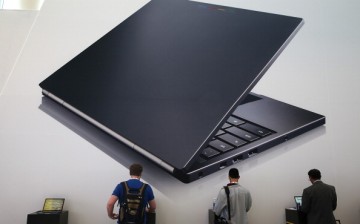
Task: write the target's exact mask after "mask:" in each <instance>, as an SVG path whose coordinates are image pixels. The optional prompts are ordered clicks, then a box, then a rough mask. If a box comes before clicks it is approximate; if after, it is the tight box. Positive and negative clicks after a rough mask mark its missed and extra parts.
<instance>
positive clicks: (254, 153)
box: [248, 149, 257, 157]
mask: <svg viewBox="0 0 360 224" xmlns="http://www.w3.org/2000/svg"><path fill="white" fill-rule="evenodd" d="M256 154H257V149H254V150H251V151H250V152H248V156H249V157H252V156H255V155H256Z"/></svg>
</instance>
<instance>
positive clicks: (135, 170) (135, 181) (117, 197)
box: [107, 164, 156, 223]
mask: <svg viewBox="0 0 360 224" xmlns="http://www.w3.org/2000/svg"><path fill="white" fill-rule="evenodd" d="M129 170H130V177H131V178H130V179H129V180H128V181H126V184H127V185H128V187H129V188H135V189H140V188H141V187H142V185H143V182H141V181H140V178H141V174H142V170H143V168H142V166H141V165H140V164H132V165H131V166H130V169H129ZM144 191H145V192H144V200H143V202H144V204H143V207H144V208H145V207H146V206H147V205H149V209H148V212H155V209H156V202H155V198H154V193H153V191H152V189H151V187H150V185H147V186H146V188H145V189H144ZM125 196H126V195H124V190H123V186H122V184H121V183H120V184H118V185H117V186H116V188H115V190H114V191H113V193H112V195H111V196H110V198H109V200H108V202H107V213H108V216H109V218H111V219H118V218H119V214H117V213H114V205H115V203H116V202H117V201H119V202H123V201H124V198H125ZM144 223H146V216H145V219H144Z"/></svg>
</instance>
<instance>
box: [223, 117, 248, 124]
mask: <svg viewBox="0 0 360 224" xmlns="http://www.w3.org/2000/svg"><path fill="white" fill-rule="evenodd" d="M227 122H228V123H230V124H232V125H235V126H237V125H240V124H244V123H245V121H243V120H241V119H238V118H236V117H233V116H230V117H229V119H228V120H227Z"/></svg>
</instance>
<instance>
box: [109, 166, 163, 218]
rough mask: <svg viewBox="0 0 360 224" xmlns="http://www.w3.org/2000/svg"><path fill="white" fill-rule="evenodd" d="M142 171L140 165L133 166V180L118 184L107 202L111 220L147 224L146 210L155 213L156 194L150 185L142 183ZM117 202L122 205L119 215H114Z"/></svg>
mask: <svg viewBox="0 0 360 224" xmlns="http://www.w3.org/2000/svg"><path fill="white" fill-rule="evenodd" d="M142 170H143V168H142V166H141V165H140V164H132V165H131V166H130V177H131V178H130V179H129V180H128V181H125V182H121V183H120V184H118V185H117V186H116V188H115V190H114V191H113V193H112V195H111V196H110V198H109V200H108V202H107V213H108V216H109V218H111V219H117V220H118V223H119V224H145V223H146V210H148V212H155V209H156V202H155V199H154V193H153V191H152V189H151V187H150V185H148V184H145V183H143V182H141V181H140V177H141V174H142ZM117 201H118V203H119V204H120V210H119V214H117V213H114V205H115V203H116V202H117ZM147 206H149V208H147Z"/></svg>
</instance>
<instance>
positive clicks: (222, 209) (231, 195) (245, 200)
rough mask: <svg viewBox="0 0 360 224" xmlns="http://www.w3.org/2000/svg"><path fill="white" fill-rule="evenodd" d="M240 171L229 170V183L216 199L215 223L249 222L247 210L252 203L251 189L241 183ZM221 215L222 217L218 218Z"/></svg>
mask: <svg viewBox="0 0 360 224" xmlns="http://www.w3.org/2000/svg"><path fill="white" fill-rule="evenodd" d="M239 179H240V175H239V171H238V169H236V168H232V169H230V170H229V183H228V184H227V186H225V187H223V188H221V190H220V192H219V194H218V197H217V199H216V201H215V205H214V212H215V215H216V221H215V223H228V224H247V223H248V219H247V212H248V211H249V210H250V208H251V205H252V199H251V194H250V192H249V190H247V189H246V188H244V187H243V186H241V185H239ZM219 216H220V218H218V217H219Z"/></svg>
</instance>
